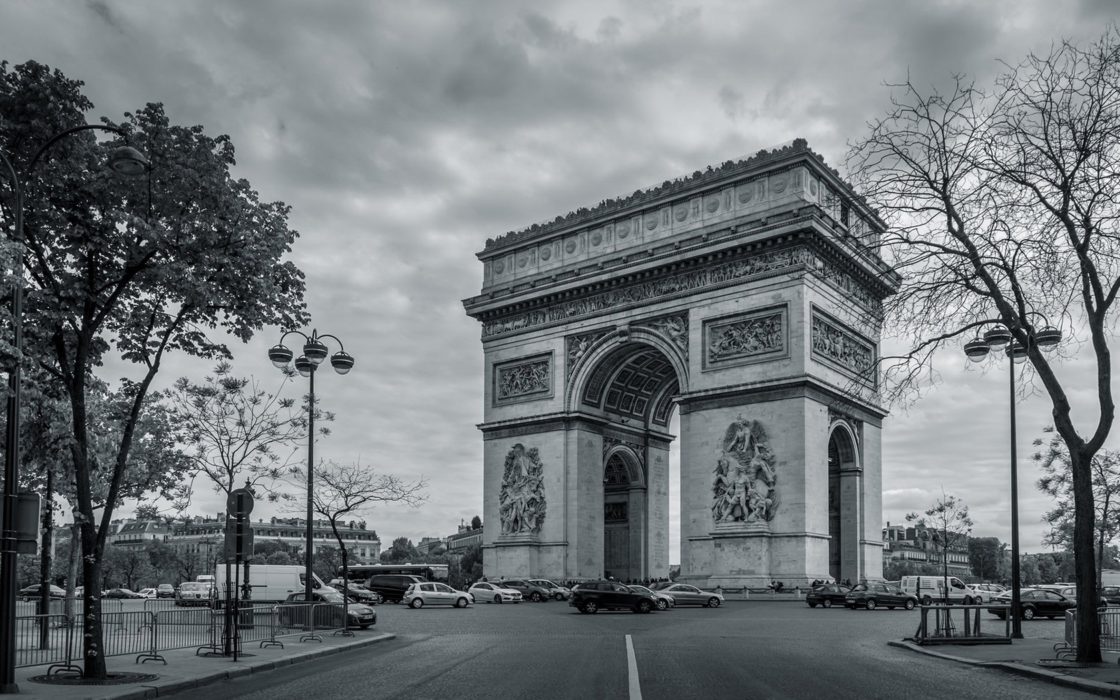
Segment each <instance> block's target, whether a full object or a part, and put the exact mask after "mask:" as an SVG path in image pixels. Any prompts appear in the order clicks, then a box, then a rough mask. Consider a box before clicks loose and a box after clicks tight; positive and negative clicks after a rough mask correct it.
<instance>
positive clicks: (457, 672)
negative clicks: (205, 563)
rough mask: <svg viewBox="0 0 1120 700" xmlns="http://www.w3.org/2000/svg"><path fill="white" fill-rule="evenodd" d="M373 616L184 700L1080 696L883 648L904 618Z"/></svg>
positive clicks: (385, 608)
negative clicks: (310, 653) (352, 632)
mask: <svg viewBox="0 0 1120 700" xmlns="http://www.w3.org/2000/svg"><path fill="white" fill-rule="evenodd" d="M378 616H379V617H378V624H377V627H376V629H377V630H378V631H381V632H393V633H395V634H396V635H397V638H396V639H394V640H391V641H387V642H382V643H380V644H375V645H373V646H371V647H366V648H362V649H357V650H355V651H352V652H347V653H344V654H338V655H334V656H330V657H326V658H324V659H322V660H319V661H315V662H312V663H305V664H299V665H295V666H291V667H289V668H284V669H280V670H276V671H271V672H268V673H265V674H259V675H254V676H250V677H245V678H239V679H236V680H233V681H227V682H225V683H222V684H218V685H210V686H207V687H206V688H205V690H204V691H194V692H195V693H196V694H198V693H203V692H204V694H205V696H206V697H207V698H208V700H219V699H221V698H230V699H232V698H241V699H245V700H285V699H287V698H298V699H300V700H306V699H307V698H350V697H355V698H363V699H366V698H409V699H410V700H423V699H425V698H432V699H438V700H449V699H454V700H466V699H469V698H486V699H487V700H493V699H494V698H503V699H509V700H519V699H521V698H534V699H536V698H540V699H542V700H546V699H551V698H581V699H582V698H629V699H630V700H636V699H637V698H644V699H646V700H661V699H665V700H669V699H678V698H703V699H704V700H718V699H720V698H858V699H859V700H868V699H870V698H890V699H891V700H898V699H899V698H905V700H916V699H919V698H938V699H944V698H952V699H953V700H956V699H958V698H959V699H965V698H983V699H984V700H995V699H999V698H1008V699H1016V700H1018V699H1029V698H1039V699H1043V698H1045V699H1060V698H1075V697H1077V698H1080V697H1086V696H1085V695H1083V694H1082V693H1079V692H1077V691H1073V690H1068V689H1063V688H1059V687H1057V686H1054V685H1051V684H1044V683H1040V682H1038V681H1034V680H1029V679H1024V678H1020V677H1018V676H1014V675H1011V674H1008V673H1006V672H1002V671H997V670H987V669H980V668H975V667H970V666H964V665H960V664H954V663H951V662H947V661H943V660H938V659H931V658H928V657H925V656H921V655H918V654H915V653H913V652H910V651H906V650H902V649H896V648H893V647H888V646H887V644H886V642H887V641H889V640H893V639H900V638H902V637H904V636H907V635H909V634H912V633H913V632H914V630H915V629H916V627H917V625H918V618H919V616H918V613H917V612H916V611H915V612H905V611H902V610H895V611H887V610H877V611H874V612H866V611H849V610H845V609H843V608H833V609H831V610H824V609H819V608H818V609H815V610H813V609H810V608H808V607H807V606H805V605H804V604H797V603H766V602H735V601H732V602H729V603H727V604H725V605H724V606H723V607H721V608H719V609H714V610H713V609H706V608H677V609H674V610H671V611H668V612H662V613H652V614H649V615H635V614H633V613H630V612H608V613H604V612H600V613H598V614H596V615H581V614H579V613H578V612H576V611H575V610H574V609H573V608H571V607H569V606H568V605H567V604H566V603H556V602H552V603H544V604H530V603H523V604H521V605H486V604H483V605H479V606H472V607H470V608H466V609H462V610H460V609H452V608H430V607H429V608H424V609H422V610H411V609H408V608H404V607H402V606H396V605H381V606H378ZM991 620H992V622H993V623H995V622H996V621H995V618H991ZM1061 624H1062V623H1061V622H1042V621H1038V622H1032V623H1024V632H1025V633H1026V634H1028V635H1029V636H1045V635H1052V634H1055V632H1056V631H1057V630H1058V629H1059V628H1056V627H1050V626H1051V625H1061ZM1057 633H1058V634H1060V632H1057ZM359 634H360V633H359ZM292 643H295V642H292ZM247 651H249V650H247Z"/></svg>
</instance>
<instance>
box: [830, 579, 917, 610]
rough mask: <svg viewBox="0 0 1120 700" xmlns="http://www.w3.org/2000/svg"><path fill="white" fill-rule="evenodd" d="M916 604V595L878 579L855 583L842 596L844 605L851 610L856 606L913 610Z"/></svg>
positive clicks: (869, 608) (868, 608) (872, 608)
mask: <svg viewBox="0 0 1120 700" xmlns="http://www.w3.org/2000/svg"><path fill="white" fill-rule="evenodd" d="M917 604H918V599H917V597H915V596H912V595H910V594H909V593H906V592H905V591H903V590H902V589H901V588H899V587H898V586H892V585H890V584H888V583H882V582H880V581H868V582H867V583H860V584H857V585H855V586H853V587H852V590H850V591H848V594H847V595H846V596H844V606H845V607H847V608H851V609H852V610H855V609H856V608H866V609H867V610H874V609H876V608H886V609H887V610H894V609H895V608H905V609H906V610H913V609H914V606H916V605H917Z"/></svg>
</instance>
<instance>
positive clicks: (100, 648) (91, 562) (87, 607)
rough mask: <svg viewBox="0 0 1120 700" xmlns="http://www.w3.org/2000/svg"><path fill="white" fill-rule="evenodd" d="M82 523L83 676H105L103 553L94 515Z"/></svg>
mask: <svg viewBox="0 0 1120 700" xmlns="http://www.w3.org/2000/svg"><path fill="white" fill-rule="evenodd" d="M87 516H88V519H86V520H85V522H83V523H82V578H83V579H84V580H85V588H84V589H83V591H82V608H83V615H82V660H83V662H82V677H83V678H86V679H93V678H97V679H103V678H105V677H106V674H107V672H108V670H107V669H106V667H105V648H104V644H103V642H102V640H103V639H104V638H105V636H104V634H103V627H102V624H101V554H102V553H101V552H100V551H98V546H97V531H96V528H95V527H94V526H93V518H92V514H87Z"/></svg>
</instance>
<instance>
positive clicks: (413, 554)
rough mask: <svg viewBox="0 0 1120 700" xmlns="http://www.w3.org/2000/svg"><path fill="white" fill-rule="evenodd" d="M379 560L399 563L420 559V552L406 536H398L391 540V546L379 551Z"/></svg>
mask: <svg viewBox="0 0 1120 700" xmlns="http://www.w3.org/2000/svg"><path fill="white" fill-rule="evenodd" d="M381 561H383V562H385V563H388V564H401V563H404V562H410V561H414V562H415V561H420V553H419V552H417V551H416V546H415V545H413V544H412V540H410V539H408V538H407V537H398V538H397V539H395V540H393V544H392V546H390V547H389V549H386V550H385V551H384V552H382V553H381Z"/></svg>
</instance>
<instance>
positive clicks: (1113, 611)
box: [1054, 608, 1120, 660]
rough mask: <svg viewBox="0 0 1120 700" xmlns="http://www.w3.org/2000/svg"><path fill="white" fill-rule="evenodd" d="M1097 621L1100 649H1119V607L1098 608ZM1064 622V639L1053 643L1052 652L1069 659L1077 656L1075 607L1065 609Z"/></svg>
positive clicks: (1061, 657)
mask: <svg viewBox="0 0 1120 700" xmlns="http://www.w3.org/2000/svg"><path fill="white" fill-rule="evenodd" d="M1097 621H1098V625H1099V629H1100V632H1099V635H1098V638H1099V639H1100V640H1101V651H1120V608H1098V609H1097ZM1065 622H1066V624H1065V634H1064V635H1063V636H1064V639H1065V641H1062V642H1058V643H1057V644H1055V645H1054V653H1055V655H1056V656H1057V658H1059V659H1063V660H1071V659H1074V658H1076V657H1077V608H1072V609H1070V610H1066V618H1065Z"/></svg>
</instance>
